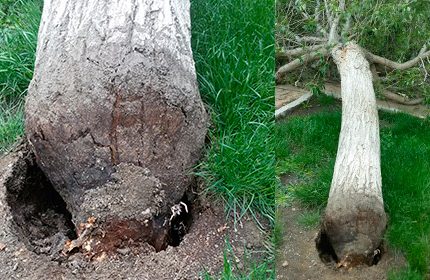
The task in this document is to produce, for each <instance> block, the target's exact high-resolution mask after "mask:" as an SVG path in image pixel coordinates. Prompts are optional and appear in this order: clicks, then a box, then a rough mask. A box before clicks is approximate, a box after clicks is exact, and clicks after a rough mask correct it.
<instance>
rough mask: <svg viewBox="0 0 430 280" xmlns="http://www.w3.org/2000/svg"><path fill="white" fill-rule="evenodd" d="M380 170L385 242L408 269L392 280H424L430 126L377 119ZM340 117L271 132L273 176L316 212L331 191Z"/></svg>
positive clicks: (429, 247)
mask: <svg viewBox="0 0 430 280" xmlns="http://www.w3.org/2000/svg"><path fill="white" fill-rule="evenodd" d="M379 116H380V120H381V131H380V135H381V169H382V182H383V195H384V201H385V208H386V212H387V213H388V215H389V226H388V229H387V232H386V236H385V238H386V239H387V241H388V244H389V245H390V246H391V247H394V248H396V249H399V250H400V251H401V252H403V253H404V255H405V257H406V259H407V262H408V267H407V268H406V269H405V270H402V271H401V272H398V273H392V274H390V277H391V279H425V277H426V275H427V273H428V272H429V271H428V269H429V265H430V172H429V171H430V120H419V119H416V118H413V117H410V116H407V115H403V114H389V113H383V112H380V113H379ZM340 121H341V113H340V111H339V110H338V111H334V112H328V111H327V112H319V113H317V114H314V115H310V116H306V117H291V118H289V119H288V120H285V121H283V122H281V123H279V124H278V125H277V126H276V134H275V135H276V139H275V142H276V145H277V147H276V149H277V151H278V150H282V149H285V148H286V149H285V150H284V151H281V152H280V153H278V154H277V166H278V168H277V172H278V174H282V173H285V172H291V173H293V174H296V175H297V176H299V178H300V180H299V182H300V183H297V184H296V185H292V186H289V187H288V190H287V191H288V192H289V193H291V194H292V196H294V199H297V200H299V201H300V202H301V203H303V204H305V205H307V206H309V207H312V208H314V209H316V210H318V211H320V210H322V209H324V207H325V205H326V202H327V198H328V192H329V188H330V183H331V178H332V172H333V168H334V162H335V157H336V151H337V144H338V137H339V132H340Z"/></svg>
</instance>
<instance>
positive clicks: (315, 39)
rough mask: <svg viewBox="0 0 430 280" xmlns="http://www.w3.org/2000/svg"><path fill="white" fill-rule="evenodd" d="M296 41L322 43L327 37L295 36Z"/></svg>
mask: <svg viewBox="0 0 430 280" xmlns="http://www.w3.org/2000/svg"><path fill="white" fill-rule="evenodd" d="M295 39H296V41H297V42H299V43H324V42H327V38H322V37H315V36H302V37H299V36H296V37H295Z"/></svg>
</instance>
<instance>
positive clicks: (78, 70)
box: [25, 0, 207, 230]
mask: <svg viewBox="0 0 430 280" xmlns="http://www.w3.org/2000/svg"><path fill="white" fill-rule="evenodd" d="M189 8H190V7H189V1H183V0H173V1H168V0H160V1H158V0H157V1H155V0H140V1H139V0H138V1H132V0H125V1H106V0H103V1H99V0H95V1H84V0H68V1H60V2H58V1H53V0H45V3H44V8H43V15H42V21H41V26H40V29H39V38H38V47H37V53H36V57H37V58H36V66H35V72H34V77H33V80H32V82H31V85H30V88H29V95H28V97H27V100H26V108H25V112H26V135H27V138H28V141H29V142H30V144H31V146H32V148H33V150H34V153H35V155H36V159H37V162H38V165H39V166H40V168H41V169H42V170H43V172H44V173H45V174H46V175H47V177H48V178H49V179H50V181H51V182H52V183H53V185H54V186H55V188H56V189H57V191H58V192H59V193H60V195H61V196H62V197H63V198H64V200H65V201H66V203H67V206H68V209H69V210H70V211H71V213H72V215H73V221H74V223H75V225H78V224H79V223H80V222H83V221H85V220H86V219H87V218H88V217H90V216H94V217H96V218H97V219H98V221H99V222H101V223H105V225H107V226H106V227H109V229H111V230H115V229H114V224H121V225H122V226H125V225H128V226H130V227H132V225H131V224H133V225H135V227H137V228H139V227H140V226H142V223H143V222H144V225H145V226H148V221H149V224H151V221H153V220H154V219H155V217H158V218H157V219H158V222H160V223H162V224H165V222H166V219H167V220H169V217H170V215H171V214H172V213H171V210H170V207H171V206H172V205H173V204H175V203H178V202H179V201H180V200H181V198H182V197H183V195H184V193H185V191H186V190H187V188H188V187H189V184H190V182H191V178H190V176H189V169H190V168H191V167H192V166H193V165H194V164H195V163H196V161H197V160H198V159H199V156H200V152H201V149H202V147H203V144H204V138H205V134H206V128H207V115H206V112H205V109H204V107H203V104H202V101H201V99H200V96H199V93H198V87H197V83H196V74H195V68H194V61H193V57H192V50H191V44H190V37H191V35H190V14H189Z"/></svg>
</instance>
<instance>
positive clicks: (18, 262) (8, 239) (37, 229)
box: [0, 150, 265, 280]
mask: <svg viewBox="0 0 430 280" xmlns="http://www.w3.org/2000/svg"><path fill="white" fill-rule="evenodd" d="M24 155H25V151H19V150H18V151H16V152H13V153H10V154H9V155H7V156H4V157H2V158H1V159H0V225H1V227H0V264H1V265H0V279H29V280H30V279H38V280H39V279H47V280H51V279H71V280H74V279H143V280H145V279H148V280H149V279H200V276H201V275H202V273H203V272H204V271H208V272H210V273H211V274H214V275H216V273H217V272H219V271H220V270H221V269H222V265H223V252H224V250H225V240H226V238H228V240H229V242H230V244H231V246H232V248H233V252H234V253H235V255H236V256H237V257H238V258H237V259H236V260H237V267H240V268H243V269H246V268H247V264H246V263H244V262H243V259H242V257H243V256H244V254H245V251H247V252H249V253H250V254H251V256H252V257H254V258H258V257H262V255H261V254H260V253H258V252H261V251H263V242H264V239H265V235H264V234H263V233H262V231H261V230H259V229H258V228H257V226H256V225H255V223H254V222H253V221H252V219H251V218H244V219H243V220H242V223H240V224H239V225H238V226H237V227H236V229H234V226H233V224H232V222H227V223H226V219H225V214H224V210H223V209H224V208H223V205H221V204H220V203H215V202H213V201H211V200H210V199H207V198H201V199H200V200H199V201H200V202H199V205H200V207H199V208H198V209H195V210H196V212H195V213H194V218H193V223H192V224H191V226H190V228H189V231H188V233H187V234H186V235H185V236H183V240H182V242H181V243H180V244H179V246H176V247H173V246H168V247H167V249H166V250H162V251H160V252H155V249H154V248H153V247H152V246H150V245H149V244H147V243H134V244H131V245H130V246H123V247H120V248H116V251H115V252H110V253H108V254H106V255H100V256H98V257H97V258H93V259H92V260H88V258H87V256H85V254H84V253H83V252H82V250H81V251H79V250H75V251H73V252H72V253H71V254H70V255H68V256H67V257H66V256H63V257H61V256H60V257H59V256H58V254H57V255H56V254H55V252H53V251H55V250H59V248H61V247H62V246H63V242H64V240H65V238H73V237H74V236H73V233H71V232H70V230H69V229H70V228H68V227H69V226H70V225H67V223H68V222H67V221H65V219H66V220H67V217H66V218H64V217H65V216H64V215H62V214H61V213H60V212H61V211H62V210H61V209H62V206H61V205H57V204H58V201H57V202H55V201H56V200H55V199H53V202H54V203H53V205H54V206H53V208H49V209H48V210H46V209H45V210H46V211H45V212H44V213H43V214H41V216H42V218H41V219H39V220H37V219H36V220H32V219H31V218H29V217H26V218H25V219H24V218H23V219H22V220H21V222H22V221H26V222H28V226H27V227H25V229H23V228H22V227H20V226H18V224H17V223H19V219H18V217H23V216H22V215H21V214H22V213H29V212H26V211H21V212H19V210H20V209H21V210H22V208H20V207H18V206H19V205H16V203H19V202H20V201H23V199H21V197H20V199H17V200H14V202H13V203H12V204H14V205H11V199H10V197H11V194H10V193H9V192H10V191H11V188H10V186H9V187H8V186H7V182H8V181H10V178H11V177H14V178H16V177H19V178H20V179H23V180H24V181H25V180H27V181H28V178H27V177H26V176H27V175H28V174H24V173H23V172H22V171H23V170H21V168H22V166H23V163H22V161H23V160H24ZM30 180H43V179H41V178H38V177H31V178H30ZM42 188H43V184H42ZM12 196H13V195H12ZM42 197H43V196H42ZM24 200H25V199H24ZM26 201H27V202H28V201H30V202H31V203H30V206H31V207H35V208H40V207H41V206H40V204H37V203H35V202H34V200H31V199H30V200H28V199H27V200H26ZM42 208H43V207H42ZM14 211H18V212H19V213H18V212H17V213H15V212H14ZM20 213H21V214H20ZM20 215H21V216H20ZM24 216H25V215H24ZM39 218H40V217H39ZM230 220H231V219H230ZM17 221H18V222H17ZM40 221H42V222H40ZM53 224H54V225H53ZM48 229H51V230H52V231H53V232H50V233H47V232H46V231H47V230H48ZM55 231H57V232H55ZM34 233H38V234H39V235H40V236H45V237H46V238H45V239H40V240H36V241H38V242H35V240H34V239H32V237H29V236H26V235H27V234H30V235H31V234H34ZM47 243H49V246H48V245H47ZM246 248H247V249H246Z"/></svg>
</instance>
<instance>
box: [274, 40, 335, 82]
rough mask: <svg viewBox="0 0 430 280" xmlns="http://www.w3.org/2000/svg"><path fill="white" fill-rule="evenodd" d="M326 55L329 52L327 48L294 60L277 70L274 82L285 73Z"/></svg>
mask: <svg viewBox="0 0 430 280" xmlns="http://www.w3.org/2000/svg"><path fill="white" fill-rule="evenodd" d="M328 54H329V51H328V49H327V48H321V49H319V50H318V51H315V52H311V53H308V54H305V55H303V56H302V57H300V58H296V59H294V60H293V61H291V62H289V63H287V64H285V65H284V66H282V67H281V68H279V69H278V71H277V72H276V80H277V81H279V80H280V79H281V78H282V77H283V76H284V75H285V74H286V73H288V72H291V71H293V70H295V69H297V68H298V67H300V66H302V65H303V64H306V63H309V62H312V61H314V60H316V59H318V58H319V57H321V56H323V57H324V56H327V55H328Z"/></svg>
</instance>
